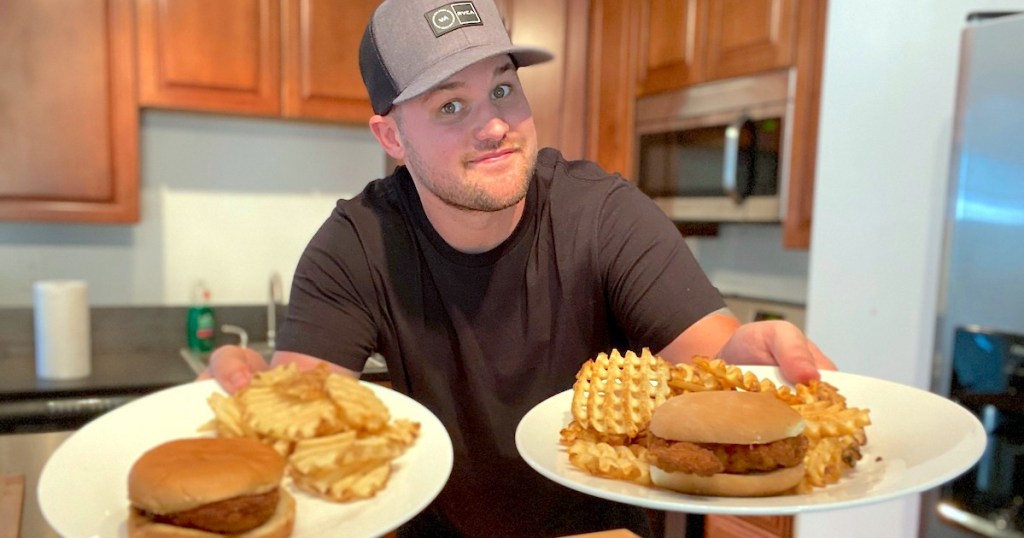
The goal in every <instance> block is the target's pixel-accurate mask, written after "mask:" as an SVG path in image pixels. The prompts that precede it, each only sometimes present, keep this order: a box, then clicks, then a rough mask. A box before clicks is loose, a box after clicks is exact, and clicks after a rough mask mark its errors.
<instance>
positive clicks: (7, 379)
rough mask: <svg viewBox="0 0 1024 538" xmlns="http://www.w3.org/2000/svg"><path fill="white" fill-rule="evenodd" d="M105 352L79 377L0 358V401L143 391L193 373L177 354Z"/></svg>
mask: <svg viewBox="0 0 1024 538" xmlns="http://www.w3.org/2000/svg"><path fill="white" fill-rule="evenodd" d="M176 351H177V350H168V353H166V354H160V355H147V354H138V353H105V354H96V355H94V356H93V358H92V374H91V375H90V376H89V377H85V378H82V379H71V380H49V379H40V378H38V377H36V371H35V359H34V358H32V357H21V358H19V357H12V358H7V359H3V360H0V371H2V372H3V376H0V401H4V400H16V399H30V398H48V397H53V396H68V395H75V394H86V393H88V394H97V393H103V394H144V393H149V392H153V391H155V390H159V389H162V388H166V387H170V386H172V385H178V384H181V383H186V382H189V381H192V380H194V379H195V378H196V375H195V374H194V373H193V372H192V370H191V369H190V368H189V367H188V364H186V363H185V361H183V360H182V359H181V357H179V356H178V354H177V353H176Z"/></svg>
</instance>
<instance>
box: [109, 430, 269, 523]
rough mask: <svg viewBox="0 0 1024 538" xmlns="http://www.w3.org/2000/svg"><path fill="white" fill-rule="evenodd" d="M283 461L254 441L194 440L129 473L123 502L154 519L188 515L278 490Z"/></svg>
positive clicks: (156, 451) (172, 445)
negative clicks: (195, 511)
mask: <svg viewBox="0 0 1024 538" xmlns="http://www.w3.org/2000/svg"><path fill="white" fill-rule="evenodd" d="M284 468H285V460H284V458H283V457H282V456H281V455H280V454H278V453H277V452H276V451H275V450H274V449H273V448H270V447H269V446H267V445H264V444H263V443H260V442H259V441H256V440H254V439H245V438H220V437H197V438H187V439H176V440H173V441H169V442H166V443H163V444H161V445H158V446H156V447H154V448H152V449H150V450H149V451H147V452H146V453H145V454H143V455H142V456H140V457H139V459H138V460H136V461H135V463H134V464H133V465H132V468H131V470H130V471H129V472H128V499H129V500H130V501H131V502H132V504H134V505H135V506H138V507H139V508H142V509H144V510H146V511H148V512H152V513H154V514H170V513H174V512H182V511H185V510H191V509H193V508H196V507H198V506H202V505H204V504H210V503H213V502H217V501H223V500H225V499H230V498H233V497H238V496H241V495H259V494H261V493H266V492H268V491H271V490H273V489H274V488H276V487H278V486H279V485H280V483H281V478H282V477H283V476H284Z"/></svg>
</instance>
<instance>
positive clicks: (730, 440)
mask: <svg viewBox="0 0 1024 538" xmlns="http://www.w3.org/2000/svg"><path fill="white" fill-rule="evenodd" d="M649 429H650V432H651V433H653V434H654V435H656V436H658V437H661V438H662V439H668V440H670V441H689V442H691V443H724V444H743V445H749V444H761V443H770V442H772V441H778V440H779V439H785V438H787V437H793V436H795V435H799V434H800V432H802V431H803V430H804V422H803V418H802V417H801V416H800V413H797V412H796V411H794V410H793V408H792V407H790V406H788V405H786V403H785V402H783V401H781V400H779V399H778V398H776V397H775V396H772V395H771V394H767V393H763V392H742V391H723V390H710V391H704V392H686V393H683V394H680V395H679V396H675V397H673V398H669V399H668V400H666V401H665V403H663V404H661V405H659V406H658V407H656V408H655V409H654V413H653V414H652V416H651V424H650V427H649Z"/></svg>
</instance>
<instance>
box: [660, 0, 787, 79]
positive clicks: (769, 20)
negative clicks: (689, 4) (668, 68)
mask: <svg viewBox="0 0 1024 538" xmlns="http://www.w3.org/2000/svg"><path fill="white" fill-rule="evenodd" d="M699 3H700V2H699ZM706 4H707V5H706V7H705V8H704V9H705V10H706V11H707V32H706V34H705V35H704V39H705V46H704V68H705V70H704V80H719V79H723V78H732V77H737V76H740V75H749V74H752V73H758V72H761V71H769V70H772V69H779V68H782V67H790V66H792V65H793V57H794V56H793V50H794V45H795V41H796V6H797V0H706ZM651 31H652V32H654V28H651Z"/></svg>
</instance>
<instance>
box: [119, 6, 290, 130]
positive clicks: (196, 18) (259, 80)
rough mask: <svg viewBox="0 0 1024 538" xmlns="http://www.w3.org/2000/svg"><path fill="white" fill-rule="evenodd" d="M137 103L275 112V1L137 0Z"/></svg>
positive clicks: (277, 54)
mask: <svg viewBox="0 0 1024 538" xmlns="http://www.w3.org/2000/svg"><path fill="white" fill-rule="evenodd" d="M136 20H137V28H138V40H139V43H138V47H139V101H140V102H141V104H142V105H144V106H157V107H165V108H181V109H190V110H209V111H215V112H229V113H239V114H256V115H277V114H279V113H280V110H281V90H280V88H281V68H280V65H281V64H280V51H281V43H280V25H281V20H280V0H216V1H215V2H211V1H209V0H137V3H136Z"/></svg>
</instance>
